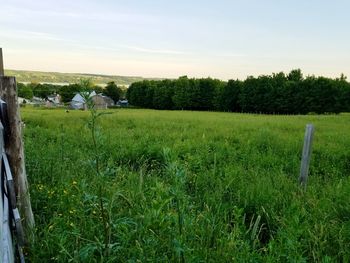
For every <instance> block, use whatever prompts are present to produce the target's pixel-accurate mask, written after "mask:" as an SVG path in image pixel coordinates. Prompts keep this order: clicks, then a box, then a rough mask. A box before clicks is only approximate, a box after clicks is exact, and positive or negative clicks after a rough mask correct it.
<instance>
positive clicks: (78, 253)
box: [21, 107, 350, 262]
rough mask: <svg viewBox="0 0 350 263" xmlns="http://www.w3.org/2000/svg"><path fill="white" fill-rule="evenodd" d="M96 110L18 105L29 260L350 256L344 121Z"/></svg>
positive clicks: (349, 150) (343, 117)
mask: <svg viewBox="0 0 350 263" xmlns="http://www.w3.org/2000/svg"><path fill="white" fill-rule="evenodd" d="M107 112H109V114H105V115H101V116H99V117H97V119H96V123H95V125H94V124H93V123H92V120H91V117H90V112H88V111H86V112H84V111H70V112H65V110H63V109H54V110H48V109H39V108H30V107H26V108H21V115H22V119H23V121H24V122H25V129H24V136H25V152H26V168H27V173H28V180H29V184H30V192H31V201H32V205H33V212H34V214H35V220H36V233H35V235H36V242H35V243H34V245H33V246H32V247H31V250H30V257H31V261H32V262H309V261H315V262H333V261H334V262H349V261H350V115H349V114H340V115H307V116H301V115H296V116H284V115H254V114H236V113H216V112H190V111H155V110H139V109H121V110H114V109H113V110H109V111H107ZM307 123H313V124H314V125H315V137H314V143H313V152H312V159H311V164H310V175H309V181H308V185H307V189H306V191H303V189H302V188H301V187H299V185H298V176H299V169H300V158H301V152H302V147H303V139H304V132H305V125H306V124H307Z"/></svg>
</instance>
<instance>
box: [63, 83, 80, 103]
mask: <svg viewBox="0 0 350 263" xmlns="http://www.w3.org/2000/svg"><path fill="white" fill-rule="evenodd" d="M81 90H82V87H81V85H79V84H70V85H65V86H62V87H60V89H59V94H60V95H61V99H62V102H70V101H71V100H72V98H73V97H74V95H75V94H76V93H78V92H80V91H81Z"/></svg>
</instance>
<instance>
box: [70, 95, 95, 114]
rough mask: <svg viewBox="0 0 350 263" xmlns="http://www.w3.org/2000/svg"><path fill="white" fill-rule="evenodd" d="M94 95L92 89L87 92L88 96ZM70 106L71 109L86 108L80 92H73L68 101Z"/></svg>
mask: <svg viewBox="0 0 350 263" xmlns="http://www.w3.org/2000/svg"><path fill="white" fill-rule="evenodd" d="M83 95H84V94H83ZM95 95H96V92H95V91H92V92H91V93H90V94H89V97H90V98H91V97H93V96H95ZM70 107H71V108H72V109H75V110H81V109H86V102H85V99H84V97H83V96H82V95H81V94H80V93H77V94H75V96H74V97H73V99H72V101H71V102H70Z"/></svg>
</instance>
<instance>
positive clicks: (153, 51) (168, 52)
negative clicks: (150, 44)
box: [122, 46, 189, 55]
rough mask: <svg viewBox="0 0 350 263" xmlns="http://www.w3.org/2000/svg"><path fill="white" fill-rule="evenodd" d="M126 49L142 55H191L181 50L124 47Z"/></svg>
mask: <svg viewBox="0 0 350 263" xmlns="http://www.w3.org/2000/svg"><path fill="white" fill-rule="evenodd" d="M122 47H124V48H126V49H129V50H133V51H137V52H142V53H151V54H165V55H185V54H189V53H187V52H184V51H180V50H171V49H151V48H144V47H136V46H122Z"/></svg>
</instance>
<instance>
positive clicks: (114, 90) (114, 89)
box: [103, 81, 122, 103]
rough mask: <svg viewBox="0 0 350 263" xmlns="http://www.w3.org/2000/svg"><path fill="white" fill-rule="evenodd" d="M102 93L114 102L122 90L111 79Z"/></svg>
mask: <svg viewBox="0 0 350 263" xmlns="http://www.w3.org/2000/svg"><path fill="white" fill-rule="evenodd" d="M103 93H104V94H105V95H106V96H108V97H110V98H111V99H112V100H113V101H114V102H115V103H116V102H117V101H118V100H119V99H120V97H121V94H122V90H121V89H120V88H118V86H117V84H115V83H114V82H113V81H112V82H109V83H108V84H107V86H106V87H105V88H104V90H103Z"/></svg>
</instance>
